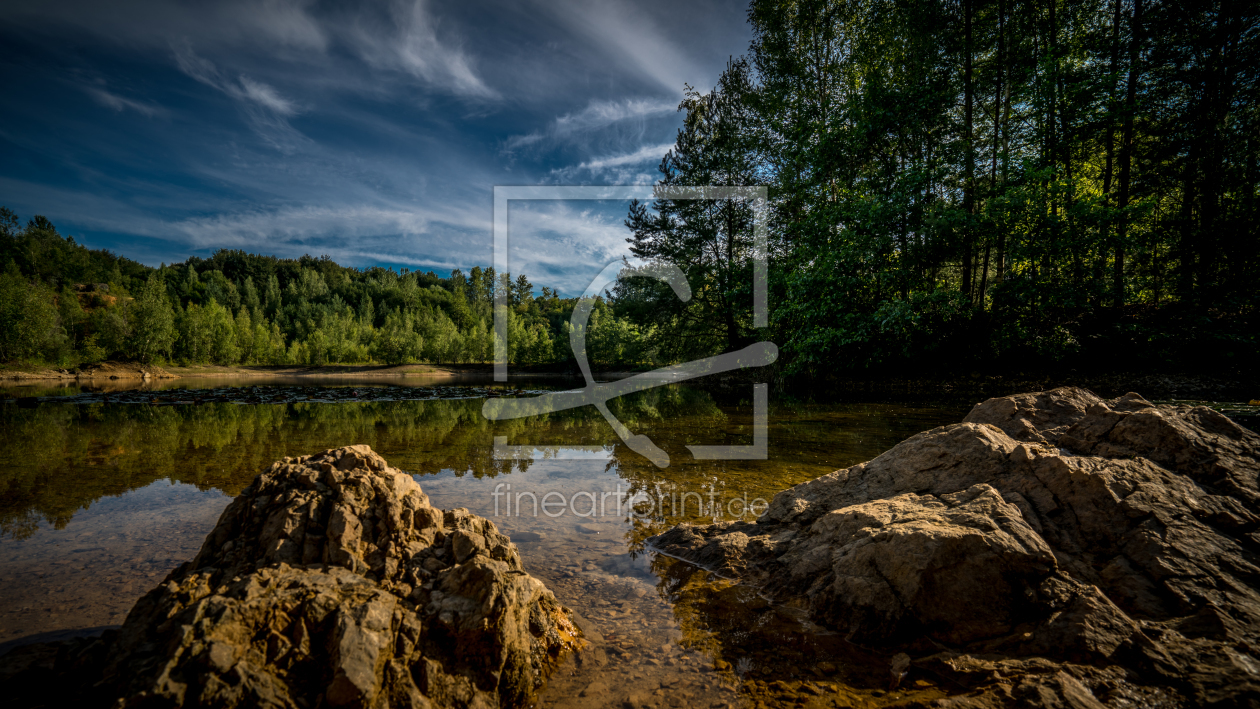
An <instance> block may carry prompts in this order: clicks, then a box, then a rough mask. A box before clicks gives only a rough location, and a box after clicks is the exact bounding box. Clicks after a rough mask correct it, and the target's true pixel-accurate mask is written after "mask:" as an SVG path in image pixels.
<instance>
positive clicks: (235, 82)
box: [172, 42, 310, 153]
mask: <svg viewBox="0 0 1260 709" xmlns="http://www.w3.org/2000/svg"><path fill="white" fill-rule="evenodd" d="M172 50H173V51H174V53H175V63H176V64H177V65H178V66H179V69H180V71H182V72H184V73H185V74H187V75H188V76H190V77H192V78H194V79H196V80H197V81H200V82H201V83H203V84H205V85H207V86H211V87H213V88H215V89H218V90H219V91H222V92H223V93H224V94H226V95H227V96H229V97H231V98H232V99H234V100H235V101H236V102H237V104H238V105H239V106H240V108H241V110H242V112H243V113H244V114H245V117H246V119H247V120H248V121H249V123H250V125H251V127H252V128H253V129H254V131H255V132H256V133H258V135H259V136H261V137H262V138H263V139H264V140H266V141H267V142H268V143H270V144H271V145H272V147H274V148H276V149H277V150H279V151H281V152H283V153H291V152H293V151H294V150H295V149H296V148H297V147H298V146H299V145H302V144H304V143H309V142H310V141H309V140H308V139H307V138H306V136H304V135H302V134H301V133H300V132H299V131H298V130H297V129H295V128H294V127H293V126H291V125H290V124H289V121H288V119H289V118H290V117H292V116H295V115H297V114H298V113H299V110H298V107H297V105H296V104H295V103H294V102H293V101H290V100H289V99H286V98H284V97H283V96H281V95H280V92H278V91H276V89H274V88H273V87H271V86H269V85H267V84H265V83H263V82H261V81H257V80H254V79H251V78H250V77H248V76H245V75H243V74H242V75H240V76H238V77H236V78H232V77H230V76H227V75H226V74H225V73H224V72H221V71H219V68H218V67H216V66H215V64H214V62H211V61H210V60H209V59H205V58H203V57H200V56H198V55H197V54H196V53H195V52H194V51H193V49H192V46H190V45H189V44H188V43H187V42H183V43H175V44H173V45H172Z"/></svg>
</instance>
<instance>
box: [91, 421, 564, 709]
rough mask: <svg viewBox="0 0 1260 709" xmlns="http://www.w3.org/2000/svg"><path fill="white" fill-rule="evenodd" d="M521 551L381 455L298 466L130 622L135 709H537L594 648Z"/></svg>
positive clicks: (123, 685) (344, 451) (120, 694)
mask: <svg viewBox="0 0 1260 709" xmlns="http://www.w3.org/2000/svg"><path fill="white" fill-rule="evenodd" d="M579 637H580V632H579V631H578V630H577V628H576V627H575V626H574V625H573V623H572V621H571V620H570V617H569V611H568V610H567V609H565V608H563V607H562V606H561V605H560V604H559V603H558V602H557V601H556V599H555V597H554V596H553V595H552V594H551V592H550V591H548V590H547V589H546V588H545V587H544V586H543V584H542V583H541V582H540V581H538V580H537V579H534V578H533V577H531V576H530V575H528V574H527V573H525V571H524V569H523V568H522V566H521V562H520V557H519V556H518V554H517V551H516V548H515V547H514V546H513V545H512V543H511V542H510V540H509V539H508V538H507V537H505V536H503V535H502V534H499V532H498V531H497V530H496V529H495V526H494V525H493V524H492V523H491V522H489V521H488V520H485V519H482V518H480V517H477V516H475V515H472V514H470V513H469V512H468V511H467V510H464V509H455V510H448V511H446V512H442V511H440V510H437V509H434V508H433V507H432V506H430V504H429V501H428V498H427V497H426V496H425V494H424V493H423V492H422V491H421V489H420V486H419V485H418V484H417V483H416V482H415V481H414V480H413V479H412V478H411V476H410V475H407V474H405V473H403V472H401V471H398V470H395V469H393V468H390V467H389V466H388V465H387V464H386V462H385V460H384V459H382V458H381V457H380V456H379V455H377V454H375V453H374V452H372V451H371V449H369V448H368V447H367V446H350V447H346V448H340V449H336V450H329V451H325V452H324V453H321V454H318V455H312V456H304V457H301V458H296V459H285V460H284V461H282V462H277V463H275V464H273V465H272V466H271V467H270V469H268V470H267V471H265V472H264V473H263V474H261V475H260V476H258V478H257V479H255V480H254V482H253V483H252V484H251V485H250V486H249V487H248V488H247V489H246V490H245V491H244V492H243V493H242V494H241V495H240V496H239V497H237V498H236V499H235V500H234V501H233V502H232V503H231V504H230V505H229V506H228V508H227V509H226V510H225V511H224V512H223V515H222V517H221V518H220V520H219V523H218V525H217V526H216V527H215V529H214V531H213V532H211V533H210V535H209V536H208V537H207V538H206V540H205V543H204V545H203V546H202V548H201V551H200V552H199V553H198V554H197V556H196V558H194V559H193V560H192V561H191V562H188V563H185V564H183V565H182V566H180V567H179V568H177V569H176V570H175V571H173V572H171V574H170V575H169V576H168V577H167V578H166V580H165V581H164V582H163V583H162V584H161V585H160V586H158V587H157V588H155V589H153V590H152V591H150V592H149V593H148V594H146V595H145V596H144V597H143V598H141V599H140V601H139V602H138V603H137V604H136V606H135V607H134V608H133V609H132V611H131V613H130V614H129V615H128V616H127V619H126V621H125V622H124V624H123V626H122V628H121V629H120V630H119V631H118V636H117V639H116V640H115V641H114V642H113V643H112V646H111V647H110V648H109V654H108V658H109V659H108V661H107V662H106V663H105V667H104V670H103V675H102V678H101V681H100V682H99V684H98V685H97V694H96V697H95V698H97V699H101V700H105V701H106V702H112V703H113V704H114V705H115V706H118V707H131V706H144V707H160V706H183V707H256V706H264V707H315V706H329V707H337V706H343V707H493V706H505V707H508V706H528V705H529V704H531V703H532V701H533V697H534V693H535V690H536V688H537V687H538V686H539V685H540V684H541V682H542V681H543V679H544V678H545V677H546V676H547V674H548V673H549V672H550V671H552V670H553V669H554V668H555V667H556V666H557V665H558V664H559V662H560V660H561V657H562V655H563V654H564V653H566V652H568V651H569V650H572V649H575V648H576V646H577V645H578V644H579V643H580V640H579Z"/></svg>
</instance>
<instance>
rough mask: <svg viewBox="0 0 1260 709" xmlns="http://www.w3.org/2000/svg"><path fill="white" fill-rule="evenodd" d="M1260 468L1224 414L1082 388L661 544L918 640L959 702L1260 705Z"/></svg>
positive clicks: (820, 615)
mask: <svg viewBox="0 0 1260 709" xmlns="http://www.w3.org/2000/svg"><path fill="white" fill-rule="evenodd" d="M1258 474H1260V435H1257V434H1255V433H1253V432H1251V431H1249V430H1247V429H1244V428H1242V427H1240V426H1238V425H1236V424H1234V423H1233V422H1232V421H1231V420H1230V419H1228V418H1226V417H1225V416H1223V415H1221V414H1219V413H1217V412H1215V411H1212V410H1211V409H1208V408H1205V407H1194V408H1191V407H1162V406H1161V407H1157V406H1154V405H1152V404H1151V403H1150V402H1147V401H1145V400H1144V399H1142V398H1141V397H1140V396H1138V395H1137V394H1127V395H1125V396H1122V397H1120V398H1118V399H1114V400H1111V401H1103V400H1102V399H1100V398H1098V397H1097V396H1094V395H1093V394H1091V393H1090V392H1088V391H1085V390H1082V389H1074V388H1063V389H1056V390H1053V391H1049V392H1041V393H1036V394H1023V395H1019V396H1011V397H1003V398H997V399H990V400H989V401H986V402H984V403H982V404H979V405H977V406H976V407H975V408H974V409H973V410H972V412H971V413H970V414H969V415H968V416H967V418H966V419H965V420H964V422H963V423H961V424H956V425H952V426H945V427H941V428H937V429H933V430H931V431H926V432H924V433H921V434H919V435H917V436H914V437H912V438H910V439H908V440H906V441H904V442H902V443H901V444H899V445H897V446H896V447H894V448H892V449H891V450H889V451H887V452H886V453H884V454H883V455H881V456H879V457H878V458H875V459H874V460H872V461H869V462H867V463H861V464H859V465H855V466H853V467H851V468H848V469H845V470H839V471H836V472H834V473H831V474H829V475H824V476H822V477H820V478H817V479H815V480H812V481H809V482H806V483H803V484H801V485H798V486H796V487H794V488H791V489H789V490H785V491H783V492H781V493H779V494H778V495H776V496H775V498H774V500H773V501H772V502H771V505H770V508H769V509H768V510H767V511H766V513H765V514H764V515H763V516H762V517H761V518H760V519H758V520H757V521H756V522H755V523H741V522H736V523H725V524H716V525H711V526H705V527H699V526H680V527H675V528H674V529H672V530H670V531H668V532H666V533H664V534H662V535H660V536H658V537H656V538H654V539H653V540H651V544H653V545H654V546H655V547H656V548H657V549H659V550H661V551H664V552H666V553H668V554H670V555H673V556H677V557H680V558H682V559H685V560H688V561H692V562H693V563H696V564H698V565H701V566H704V567H706V568H709V569H712V570H714V571H717V572H718V573H722V574H725V575H727V576H731V577H735V578H739V579H741V580H743V581H745V582H747V583H749V584H752V585H755V586H758V587H760V588H761V589H762V590H763V592H765V593H767V594H768V595H770V596H771V597H772V598H775V599H777V600H780V601H784V602H793V603H800V604H804V605H805V606H807V607H808V608H809V610H810V612H811V614H812V615H813V617H814V618H815V619H816V620H818V621H819V622H821V623H823V624H825V625H828V626H830V627H832V628H835V629H837V630H839V631H841V632H844V633H845V634H846V635H847V636H848V637H849V638H850V639H852V640H853V641H855V642H859V643H863V644H868V645H873V646H883V647H886V648H889V649H893V648H898V647H901V648H905V649H907V650H908V651H909V652H910V653H911V655H917V657H916V659H915V660H914V661H913V663H912V664H911V666H910V671H911V672H916V671H917V672H923V673H927V674H933V675H936V676H937V677H938V678H944V679H946V680H948V681H949V682H951V683H955V684H961V686H962V687H964V688H968V689H969V692H964V693H963V694H962V695H961V696H959V697H954V698H951V699H950V700H948V701H946V703H945V704H944V705H948V706H1001V705H1006V704H1021V705H1031V706H1046V707H1050V706H1071V707H1086V706H1088V707H1094V706H1101V705H1102V704H1101V702H1107V703H1108V704H1113V705H1115V706H1133V705H1145V704H1163V705H1167V706H1182V705H1184V706H1260V486H1258V485H1257V475H1258ZM942 650H944V651H943V652H942ZM1012 675H1016V676H1019V677H1022V679H1019V680H1015V679H1004V677H1005V678H1010V677H1011V676H1012ZM1124 702H1129V703H1128V704H1125V703H1124Z"/></svg>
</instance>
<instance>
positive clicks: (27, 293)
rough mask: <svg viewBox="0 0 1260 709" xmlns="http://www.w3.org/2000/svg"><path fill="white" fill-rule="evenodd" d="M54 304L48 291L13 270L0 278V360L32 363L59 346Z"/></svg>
mask: <svg viewBox="0 0 1260 709" xmlns="http://www.w3.org/2000/svg"><path fill="white" fill-rule="evenodd" d="M55 300H56V298H55V295H54V294H53V291H52V289H51V288H49V287H48V286H45V285H43V284H40V283H34V284H32V283H30V282H29V281H28V280H27V279H26V278H24V277H23V276H22V275H20V274H18V273H17V272H16V270H8V271H6V272H5V273H4V274H3V275H0V359H3V360H5V361H13V360H25V359H32V358H35V357H39V356H41V355H44V354H46V353H48V352H49V350H50V349H53V348H55V347H56V346H57V345H58V344H59V340H60V339H61V338H63V337H64V334H63V333H62V331H61V325H60V323H59V320H60V318H59V317H58V313H57V308H56V306H54V305H53V303H54V302H55Z"/></svg>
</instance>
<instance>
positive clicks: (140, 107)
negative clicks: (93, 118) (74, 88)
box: [83, 86, 166, 117]
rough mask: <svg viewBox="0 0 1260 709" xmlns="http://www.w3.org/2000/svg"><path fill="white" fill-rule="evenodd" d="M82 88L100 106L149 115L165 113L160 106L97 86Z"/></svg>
mask: <svg viewBox="0 0 1260 709" xmlns="http://www.w3.org/2000/svg"><path fill="white" fill-rule="evenodd" d="M83 90H84V91H85V92H87V94H88V95H89V96H91V97H92V98H94V99H96V100H97V102H98V103H100V104H101V105H102V106H107V107H109V108H112V109H114V110H115V111H118V112H120V113H121V112H122V111H127V110H131V111H135V112H136V113H139V114H142V115H145V116H150V117H152V116H157V115H160V114H164V113H166V110H165V109H163V108H162V107H161V106H158V105H155V104H151V103H145V102H143V101H136V100H133V99H129V98H126V97H124V96H119V95H118V94H114V93H110V92H109V91H106V90H105V89H103V88H100V87H97V86H84V87H83Z"/></svg>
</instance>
